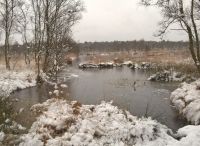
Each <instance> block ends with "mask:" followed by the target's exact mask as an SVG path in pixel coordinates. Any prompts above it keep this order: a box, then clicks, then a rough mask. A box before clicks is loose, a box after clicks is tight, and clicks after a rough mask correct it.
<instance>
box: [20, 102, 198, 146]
mask: <svg viewBox="0 0 200 146" xmlns="http://www.w3.org/2000/svg"><path fill="white" fill-rule="evenodd" d="M32 110H33V111H34V112H38V113H42V114H41V115H40V116H39V117H38V119H37V121H36V122H34V123H33V125H32V127H31V129H30V130H29V133H28V134H25V135H23V136H21V140H22V141H21V143H20V146H43V145H46V146H55V145H56V146H62V145H66V146H103V145H107V146H133V145H134V146H135V145H136V146H155V145H157V146H165V145H166V146H167V145H169V146H172V145H174V143H176V145H179V144H180V145H182V144H185V143H187V142H188V141H189V140H190V141H191V139H192V138H195V137H196V138H198V137H200V136H199V135H198V133H199V131H197V132H196V133H192V132H191V131H190V127H188V128H187V127H186V128H184V129H180V131H179V133H178V136H179V138H180V139H181V138H182V136H183V137H184V138H183V142H182V141H178V140H176V139H174V138H173V137H172V136H171V134H172V132H171V130H169V129H168V128H167V127H166V126H164V125H161V124H159V123H158V122H156V121H154V120H151V119H150V118H148V119H145V118H142V119H138V118H137V117H134V116H132V115H131V114H130V113H129V112H127V111H124V110H120V109H118V108H117V107H115V106H113V105H112V104H111V103H105V102H102V103H101V104H100V105H81V104H80V103H78V102H71V103H68V102H67V101H65V100H61V99H50V100H48V101H46V102H45V103H43V104H37V105H35V106H33V107H32ZM191 129H194V131H195V130H196V129H197V128H196V129H195V128H193V127H191ZM198 130H200V127H198ZM188 131H189V132H188ZM190 138H191V139H190ZM197 142H198V144H200V142H199V141H197ZM193 144H194V145H191V143H190V146H196V145H195V144H196V143H193Z"/></svg>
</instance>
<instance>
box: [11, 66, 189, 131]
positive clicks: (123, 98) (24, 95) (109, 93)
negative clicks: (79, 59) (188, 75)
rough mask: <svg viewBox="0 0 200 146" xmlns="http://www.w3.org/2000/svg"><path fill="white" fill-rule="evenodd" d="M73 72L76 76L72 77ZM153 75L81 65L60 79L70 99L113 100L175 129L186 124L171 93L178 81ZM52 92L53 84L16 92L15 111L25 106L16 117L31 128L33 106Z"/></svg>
mask: <svg viewBox="0 0 200 146" xmlns="http://www.w3.org/2000/svg"><path fill="white" fill-rule="evenodd" d="M70 73H73V74H74V75H73V76H72V77H71V78H70V79H68V78H67V76H69V74H70ZM76 75H78V77H77V76H76ZM149 75H150V73H149V72H145V71H142V70H136V71H134V70H131V69H129V68H127V67H123V68H114V69H105V70H98V69H93V70H79V69H78V68H77V67H70V68H67V69H65V70H63V71H62V72H61V73H60V74H59V78H60V79H61V80H64V81H65V83H66V84H67V85H68V87H69V88H68V90H69V91H68V92H69V95H66V98H67V99H69V100H77V101H79V102H81V103H83V104H99V103H101V101H102V100H105V101H113V104H114V105H117V106H119V107H120V108H122V109H126V110H129V111H130V112H131V113H132V114H133V115H135V116H139V117H142V116H151V117H152V118H153V119H156V120H158V121H159V122H161V123H163V124H165V125H167V126H168V127H169V128H171V129H173V130H174V131H176V130H177V129H178V128H180V127H183V126H184V125H186V124H187V123H186V121H185V120H183V119H181V117H179V116H178V113H177V111H176V110H175V109H174V108H173V106H172V105H171V103H170V101H169V96H170V93H171V92H172V91H173V90H174V89H176V88H177V86H178V84H177V83H156V82H149V81H147V78H148V76H149ZM134 83H135V84H134ZM48 92H49V87H48V86H45V85H43V86H38V87H33V88H29V89H25V90H21V91H17V92H15V93H14V94H12V95H11V97H10V99H11V100H14V102H13V104H12V105H11V107H12V108H13V110H14V111H15V112H16V111H19V110H20V109H21V108H24V110H23V112H22V113H21V114H19V115H18V116H17V117H16V118H15V119H16V121H17V122H18V123H20V124H22V125H23V126H26V127H30V126H31V124H32V122H33V121H34V120H35V119H34V116H33V115H32V114H31V112H30V110H29V109H30V107H31V106H32V105H33V104H36V103H42V102H44V101H45V100H47V99H48V98H49V95H48ZM15 100H16V101H15Z"/></svg>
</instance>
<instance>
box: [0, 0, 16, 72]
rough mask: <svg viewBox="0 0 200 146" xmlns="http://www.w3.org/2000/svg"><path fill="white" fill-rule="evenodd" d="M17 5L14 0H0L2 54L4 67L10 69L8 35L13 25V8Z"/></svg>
mask: <svg viewBox="0 0 200 146" xmlns="http://www.w3.org/2000/svg"><path fill="white" fill-rule="evenodd" d="M16 6H17V1H16V0H1V1H0V16H1V18H0V23H1V24H0V27H1V29H2V30H3V34H4V36H5V44H4V55H5V63H6V69H10V35H11V32H12V30H13V26H14V20H15V19H14V17H15V16H16V15H15V12H14V10H15V8H16Z"/></svg>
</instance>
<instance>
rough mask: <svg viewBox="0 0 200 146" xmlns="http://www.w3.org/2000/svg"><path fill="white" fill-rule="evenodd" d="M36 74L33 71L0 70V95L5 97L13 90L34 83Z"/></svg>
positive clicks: (30, 85)
mask: <svg viewBox="0 0 200 146" xmlns="http://www.w3.org/2000/svg"><path fill="white" fill-rule="evenodd" d="M35 78H36V75H35V73H34V72H33V71H30V70H23V71H8V70H1V71H0V97H7V96H9V95H10V94H11V93H12V92H13V91H15V90H18V89H25V88H27V87H32V86H35V85H36V81H35Z"/></svg>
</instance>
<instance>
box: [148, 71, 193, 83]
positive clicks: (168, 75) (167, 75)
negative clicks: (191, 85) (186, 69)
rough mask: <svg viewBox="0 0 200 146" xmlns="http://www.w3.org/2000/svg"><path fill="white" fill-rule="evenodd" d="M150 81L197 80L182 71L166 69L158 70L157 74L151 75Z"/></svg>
mask: <svg viewBox="0 0 200 146" xmlns="http://www.w3.org/2000/svg"><path fill="white" fill-rule="evenodd" d="M148 80H149V81H162V82H170V81H171V82H172V81H173V82H184V81H187V82H191V81H195V78H194V77H191V76H189V75H184V74H182V73H180V72H174V71H167V70H164V71H162V72H157V73H156V74H153V75H151V76H150V77H149V78H148Z"/></svg>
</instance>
